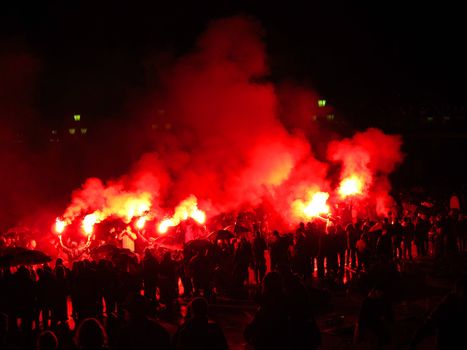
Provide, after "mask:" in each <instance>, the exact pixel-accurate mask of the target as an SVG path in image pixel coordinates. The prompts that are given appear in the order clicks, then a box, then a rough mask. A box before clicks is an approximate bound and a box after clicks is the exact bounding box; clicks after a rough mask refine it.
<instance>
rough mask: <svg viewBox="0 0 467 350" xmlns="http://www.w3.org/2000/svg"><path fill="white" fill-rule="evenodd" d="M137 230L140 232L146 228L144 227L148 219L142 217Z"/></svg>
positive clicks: (137, 224)
mask: <svg viewBox="0 0 467 350" xmlns="http://www.w3.org/2000/svg"><path fill="white" fill-rule="evenodd" d="M135 225H136V228H137V229H139V230H142V229H143V228H144V225H146V217H145V216H141V217H140V218H139V219H138V220H136V224H135Z"/></svg>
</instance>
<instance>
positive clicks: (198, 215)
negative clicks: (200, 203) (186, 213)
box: [191, 208, 206, 224]
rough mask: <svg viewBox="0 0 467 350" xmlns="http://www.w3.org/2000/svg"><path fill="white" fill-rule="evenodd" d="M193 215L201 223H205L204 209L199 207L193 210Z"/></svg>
mask: <svg viewBox="0 0 467 350" xmlns="http://www.w3.org/2000/svg"><path fill="white" fill-rule="evenodd" d="M191 217H192V219H193V220H195V221H196V222H197V223H199V224H204V223H205V221H206V214H205V213H204V211H202V210H199V209H198V208H196V209H195V210H193V212H192V213H191Z"/></svg>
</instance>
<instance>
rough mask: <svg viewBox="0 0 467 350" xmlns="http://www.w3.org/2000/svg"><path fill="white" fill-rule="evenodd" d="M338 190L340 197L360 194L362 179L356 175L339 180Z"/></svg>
mask: <svg viewBox="0 0 467 350" xmlns="http://www.w3.org/2000/svg"><path fill="white" fill-rule="evenodd" d="M338 192H339V194H340V196H341V197H342V198H345V197H348V196H352V195H357V194H362V192H363V181H362V180H361V179H359V178H358V177H357V176H356V175H353V176H351V177H347V178H345V179H343V180H342V181H341V183H340V186H339V189H338Z"/></svg>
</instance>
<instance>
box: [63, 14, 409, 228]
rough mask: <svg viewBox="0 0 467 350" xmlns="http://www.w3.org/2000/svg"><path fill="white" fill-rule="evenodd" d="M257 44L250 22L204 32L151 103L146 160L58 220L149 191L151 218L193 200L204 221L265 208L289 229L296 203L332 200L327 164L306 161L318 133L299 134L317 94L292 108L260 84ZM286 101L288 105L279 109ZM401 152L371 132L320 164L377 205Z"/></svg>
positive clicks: (334, 146) (88, 189)
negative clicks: (322, 195)
mask: <svg viewBox="0 0 467 350" xmlns="http://www.w3.org/2000/svg"><path fill="white" fill-rule="evenodd" d="M262 39H263V32H262V29H261V27H260V25H259V24H258V23H257V22H255V21H253V20H251V19H247V18H244V17H233V18H228V19H221V20H218V21H215V22H213V23H211V24H210V25H209V26H208V28H207V30H206V32H205V33H204V34H203V35H202V36H201V37H200V39H199V40H198V43H197V45H196V48H195V50H193V52H192V53H190V54H188V55H186V56H184V57H182V58H181V59H179V60H178V61H177V62H175V63H174V65H173V66H172V67H171V68H170V70H168V71H167V72H166V74H164V80H163V82H162V85H163V86H164V89H163V91H158V92H157V94H156V95H157V96H152V97H151V98H153V99H154V100H157V101H158V103H159V101H160V100H161V96H164V97H163V98H162V100H164V110H165V118H166V119H165V123H166V125H167V128H166V130H162V131H160V132H157V136H156V138H155V140H154V152H153V153H150V154H147V155H145V156H144V157H143V158H142V159H141V161H140V162H139V163H138V164H137V165H136V166H135V167H134V169H133V171H131V172H130V175H126V176H124V177H122V178H121V179H119V180H117V181H112V182H109V183H108V184H106V185H104V184H103V183H102V182H101V181H100V180H98V179H89V180H87V181H86V183H85V184H84V185H83V188H82V189H80V190H78V191H76V192H75V193H74V194H73V200H72V203H71V205H70V206H69V208H68V209H67V210H66V214H65V216H68V217H74V216H78V215H80V214H84V213H86V212H90V211H95V210H102V208H104V207H106V206H108V205H109V202H111V201H112V197H115V196H116V197H119V196H124V195H126V194H130V195H138V194H141V193H146V192H147V193H150V196H151V203H152V209H153V211H155V212H156V213H161V212H163V211H162V209H164V211H165V212H169V211H171V210H172V209H173V208H174V207H175V206H176V205H177V204H178V203H179V202H180V201H182V200H184V199H185V198H187V197H189V196H190V195H195V196H196V198H197V199H198V204H199V207H200V208H201V209H203V210H205V211H207V214H208V216H212V215H215V214H218V213H220V212H224V211H231V210H236V209H238V208H239V207H242V206H244V205H250V206H255V205H259V204H261V203H264V202H265V201H266V202H267V204H268V206H269V207H270V208H272V209H274V210H275V211H276V212H277V213H279V216H282V218H283V219H284V220H285V221H289V222H290V221H295V220H299V219H300V218H299V217H297V216H296V215H293V213H292V203H293V202H294V201H295V200H297V199H299V200H308V199H309V197H310V194H311V192H319V191H326V192H332V187H331V185H330V184H331V181H330V180H329V179H327V178H326V176H327V172H328V165H327V164H326V163H323V162H321V161H318V160H317V159H316V158H315V157H314V156H313V153H312V149H311V146H310V142H309V140H308V139H307V137H310V136H317V135H318V133H316V132H315V133H310V131H309V130H304V129H305V128H304V127H303V125H306V119H307V116H306V107H303V106H306V103H307V102H305V103H302V102H303V101H313V100H314V99H315V98H316V95H315V94H313V93H309V94H307V93H304V92H303V91H302V90H301V92H300V94H301V95H300V96H301V97H300V98H298V99H297V101H302V102H300V103H301V105H300V106H299V108H298V107H297V108H295V107H294V106H293V105H291V104H290V103H291V101H294V99H293V98H291V97H290V95H288V96H287V95H284V94H282V96H285V99H279V98H278V95H277V93H276V92H277V91H276V87H275V86H274V85H273V84H272V83H271V82H269V81H268V80H267V79H266V77H267V75H268V73H269V72H268V66H267V57H266V56H265V47H264V43H263V41H262ZM290 91H294V90H293V89H290V88H288V89H287V92H288V93H290ZM284 101H287V102H288V103H289V104H288V105H284V104H282V105H281V102H282V103H283V102H284ZM145 105H151V103H147V102H146V103H145ZM312 108H315V107H314V106H313V107H312V105H310V115H311V114H312V113H313V109H312ZM306 128H308V127H306ZM400 145H401V140H400V138H399V137H397V136H388V135H385V134H384V133H382V132H381V131H379V130H376V129H369V130H367V131H366V132H363V133H357V134H356V135H355V136H354V137H353V138H352V139H345V140H342V141H334V142H332V143H331V144H330V145H329V148H328V159H329V160H330V161H331V162H340V163H342V165H343V167H342V169H343V172H342V175H343V176H347V175H348V174H350V173H354V172H358V173H359V174H364V175H365V176H366V179H367V180H366V182H367V185H366V191H367V193H370V192H371V191H375V193H376V194H377V196H379V197H381V198H382V193H383V192H384V193H387V191H388V190H389V189H390V186H389V183H388V182H387V181H386V180H387V175H388V174H389V173H390V172H391V171H393V170H394V168H395V167H396V165H397V164H398V163H399V162H400V161H401V159H402V155H401V153H400ZM385 191H386V192H385ZM379 197H378V198H379ZM161 208H162V209H161Z"/></svg>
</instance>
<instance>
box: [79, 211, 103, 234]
mask: <svg viewBox="0 0 467 350" xmlns="http://www.w3.org/2000/svg"><path fill="white" fill-rule="evenodd" d="M99 222H101V220H100V219H99V217H98V216H97V214H96V213H92V214H88V215H86V216H85V217H84V219H83V222H82V225H81V226H82V228H83V231H84V233H85V234H86V235H87V236H90V235H92V232H93V231H94V225H95V224H97V223H99Z"/></svg>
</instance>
